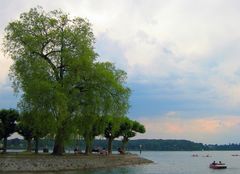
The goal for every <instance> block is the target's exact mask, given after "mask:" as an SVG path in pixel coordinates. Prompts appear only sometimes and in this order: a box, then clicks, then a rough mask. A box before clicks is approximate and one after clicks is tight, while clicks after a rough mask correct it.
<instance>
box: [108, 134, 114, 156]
mask: <svg viewBox="0 0 240 174" xmlns="http://www.w3.org/2000/svg"><path fill="white" fill-rule="evenodd" d="M112 142H113V138H112V137H109V138H108V154H112Z"/></svg>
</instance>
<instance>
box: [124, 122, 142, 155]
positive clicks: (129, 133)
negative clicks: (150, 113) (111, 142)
mask: <svg viewBox="0 0 240 174" xmlns="http://www.w3.org/2000/svg"><path fill="white" fill-rule="evenodd" d="M136 133H145V127H144V126H143V125H142V124H140V123H139V122H137V121H132V120H130V119H129V118H127V117H124V118H123V120H122V122H121V125H120V135H121V136H122V137H123V139H122V150H123V151H125V148H126V144H127V143H128V141H129V138H131V137H134V136H136Z"/></svg>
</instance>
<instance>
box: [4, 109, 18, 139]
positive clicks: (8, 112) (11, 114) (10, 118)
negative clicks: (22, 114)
mask: <svg viewBox="0 0 240 174" xmlns="http://www.w3.org/2000/svg"><path fill="white" fill-rule="evenodd" d="M18 116H19V115H18V112H17V111H16V110H14V109H2V110H0V130H1V131H0V132H1V137H0V139H2V138H7V137H9V136H10V135H11V134H12V133H14V132H15V131H16V121H17V119H18Z"/></svg>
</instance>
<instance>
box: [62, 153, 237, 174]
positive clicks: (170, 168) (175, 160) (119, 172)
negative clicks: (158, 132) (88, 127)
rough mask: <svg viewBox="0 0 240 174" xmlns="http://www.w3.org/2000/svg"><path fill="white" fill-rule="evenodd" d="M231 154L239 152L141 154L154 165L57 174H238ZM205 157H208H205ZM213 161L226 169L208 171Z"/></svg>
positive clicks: (235, 159)
mask: <svg viewBox="0 0 240 174" xmlns="http://www.w3.org/2000/svg"><path fill="white" fill-rule="evenodd" d="M133 153H136V152H133ZM192 154H198V157H192ZM232 154H239V155H240V151H211V152H208V151H203V152H142V154H141V156H142V157H144V158H147V159H150V160H152V161H154V162H155V163H153V164H147V165H140V166H131V167H118V168H113V169H98V170H92V171H75V172H59V174H238V173H240V156H232ZM206 155H209V156H210V157H205V156H206ZM213 161H216V162H218V161H222V162H224V163H226V164H227V166H228V168H227V169H221V170H214V169H210V168H209V164H210V163H211V162H213Z"/></svg>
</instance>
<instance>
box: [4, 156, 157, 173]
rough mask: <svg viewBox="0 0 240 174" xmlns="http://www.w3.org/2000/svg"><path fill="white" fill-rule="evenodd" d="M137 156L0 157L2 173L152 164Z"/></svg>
mask: <svg viewBox="0 0 240 174" xmlns="http://www.w3.org/2000/svg"><path fill="white" fill-rule="evenodd" d="M150 163H153V161H151V160H148V159H145V158H142V157H140V156H138V155H135V154H126V155H108V156H104V155H99V154H93V155H88V156H87V155H64V156H52V155H20V154H18V155H12V154H6V155H2V156H1V155H0V172H57V171H73V170H87V169H98V168H112V167H120V166H131V165H141V164H150Z"/></svg>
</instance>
